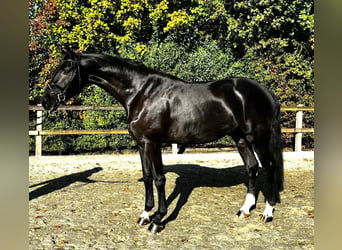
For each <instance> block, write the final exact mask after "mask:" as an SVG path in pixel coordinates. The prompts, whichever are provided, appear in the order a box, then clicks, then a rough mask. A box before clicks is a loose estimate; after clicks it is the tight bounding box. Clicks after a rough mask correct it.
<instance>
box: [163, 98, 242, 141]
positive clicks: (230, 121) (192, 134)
mask: <svg viewBox="0 0 342 250" xmlns="http://www.w3.org/2000/svg"><path fill="white" fill-rule="evenodd" d="M237 126H238V124H237V122H236V119H235V117H234V115H233V113H232V112H230V110H229V109H226V108H224V107H223V105H222V104H221V103H211V104H210V105H201V106H199V105H198V106H194V107H192V108H191V109H188V110H187V111H184V110H183V112H179V114H178V115H177V116H174V117H173V119H171V123H170V128H169V140H170V141H172V142H177V143H184V144H186V143H205V142H210V141H213V140H216V139H219V138H221V137H223V136H225V135H227V134H229V133H230V132H231V131H233V130H234V129H235V128H236V127H237Z"/></svg>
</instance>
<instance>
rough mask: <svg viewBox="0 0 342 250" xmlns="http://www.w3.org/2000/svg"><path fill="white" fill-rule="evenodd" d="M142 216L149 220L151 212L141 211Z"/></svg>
mask: <svg viewBox="0 0 342 250" xmlns="http://www.w3.org/2000/svg"><path fill="white" fill-rule="evenodd" d="M140 218H143V219H146V220H149V219H150V213H149V212H147V211H144V212H142V213H141V215H140Z"/></svg>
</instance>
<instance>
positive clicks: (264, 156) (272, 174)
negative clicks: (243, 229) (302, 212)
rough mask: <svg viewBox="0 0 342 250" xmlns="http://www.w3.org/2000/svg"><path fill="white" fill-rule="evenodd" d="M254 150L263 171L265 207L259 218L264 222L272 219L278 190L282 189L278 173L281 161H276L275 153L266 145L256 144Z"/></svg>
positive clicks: (277, 199) (278, 201) (277, 198)
mask: <svg viewBox="0 0 342 250" xmlns="http://www.w3.org/2000/svg"><path fill="white" fill-rule="evenodd" d="M256 152H257V154H258V157H259V159H260V162H261V165H262V169H263V173H264V182H263V188H262V191H263V193H264V197H265V209H264V211H263V213H262V214H260V219H261V220H262V221H263V222H265V223H266V222H270V221H272V220H273V213H274V211H275V208H274V207H275V205H276V203H280V194H279V192H280V191H281V190H282V183H281V182H282V180H281V179H282V176H278V175H279V174H280V175H282V162H277V160H276V159H275V157H274V155H275V154H274V153H271V152H270V150H269V147H268V145H260V146H258V147H257V148H256ZM281 159H282V158H281ZM279 164H281V166H279ZM279 168H281V169H279Z"/></svg>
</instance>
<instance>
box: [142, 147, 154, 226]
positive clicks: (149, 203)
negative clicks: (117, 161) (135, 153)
mask: <svg viewBox="0 0 342 250" xmlns="http://www.w3.org/2000/svg"><path fill="white" fill-rule="evenodd" d="M139 153H140V159H141V165H142V170H143V181H144V185H145V210H144V211H143V212H142V213H141V215H140V217H139V220H138V224H139V225H140V226H143V225H147V224H149V223H150V222H151V219H150V214H149V212H150V211H151V210H152V208H153V207H154V197H153V177H152V170H151V162H150V161H149V160H148V158H147V157H146V156H145V153H144V149H143V148H141V149H139Z"/></svg>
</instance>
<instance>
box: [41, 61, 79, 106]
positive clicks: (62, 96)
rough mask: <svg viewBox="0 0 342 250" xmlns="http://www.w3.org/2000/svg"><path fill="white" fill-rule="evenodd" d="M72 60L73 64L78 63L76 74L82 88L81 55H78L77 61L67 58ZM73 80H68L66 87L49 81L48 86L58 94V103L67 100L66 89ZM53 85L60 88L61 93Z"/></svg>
mask: <svg viewBox="0 0 342 250" xmlns="http://www.w3.org/2000/svg"><path fill="white" fill-rule="evenodd" d="M66 61H69V62H71V63H72V64H76V66H77V68H76V72H77V73H75V75H76V74H77V75H78V88H79V89H81V70H80V59H79V56H77V61H74V60H70V59H68V60H66ZM72 81H73V79H72V80H71V81H69V82H68V84H66V85H65V87H64V88H62V87H60V86H58V85H54V86H51V84H50V83H48V85H47V87H48V88H49V89H50V91H51V93H53V94H55V95H56V96H57V100H58V104H60V103H62V102H64V101H66V91H67V90H68V88H69V85H70V84H71V82H72ZM53 87H55V88H58V89H59V90H60V92H59V93H56V91H54V89H53Z"/></svg>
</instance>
